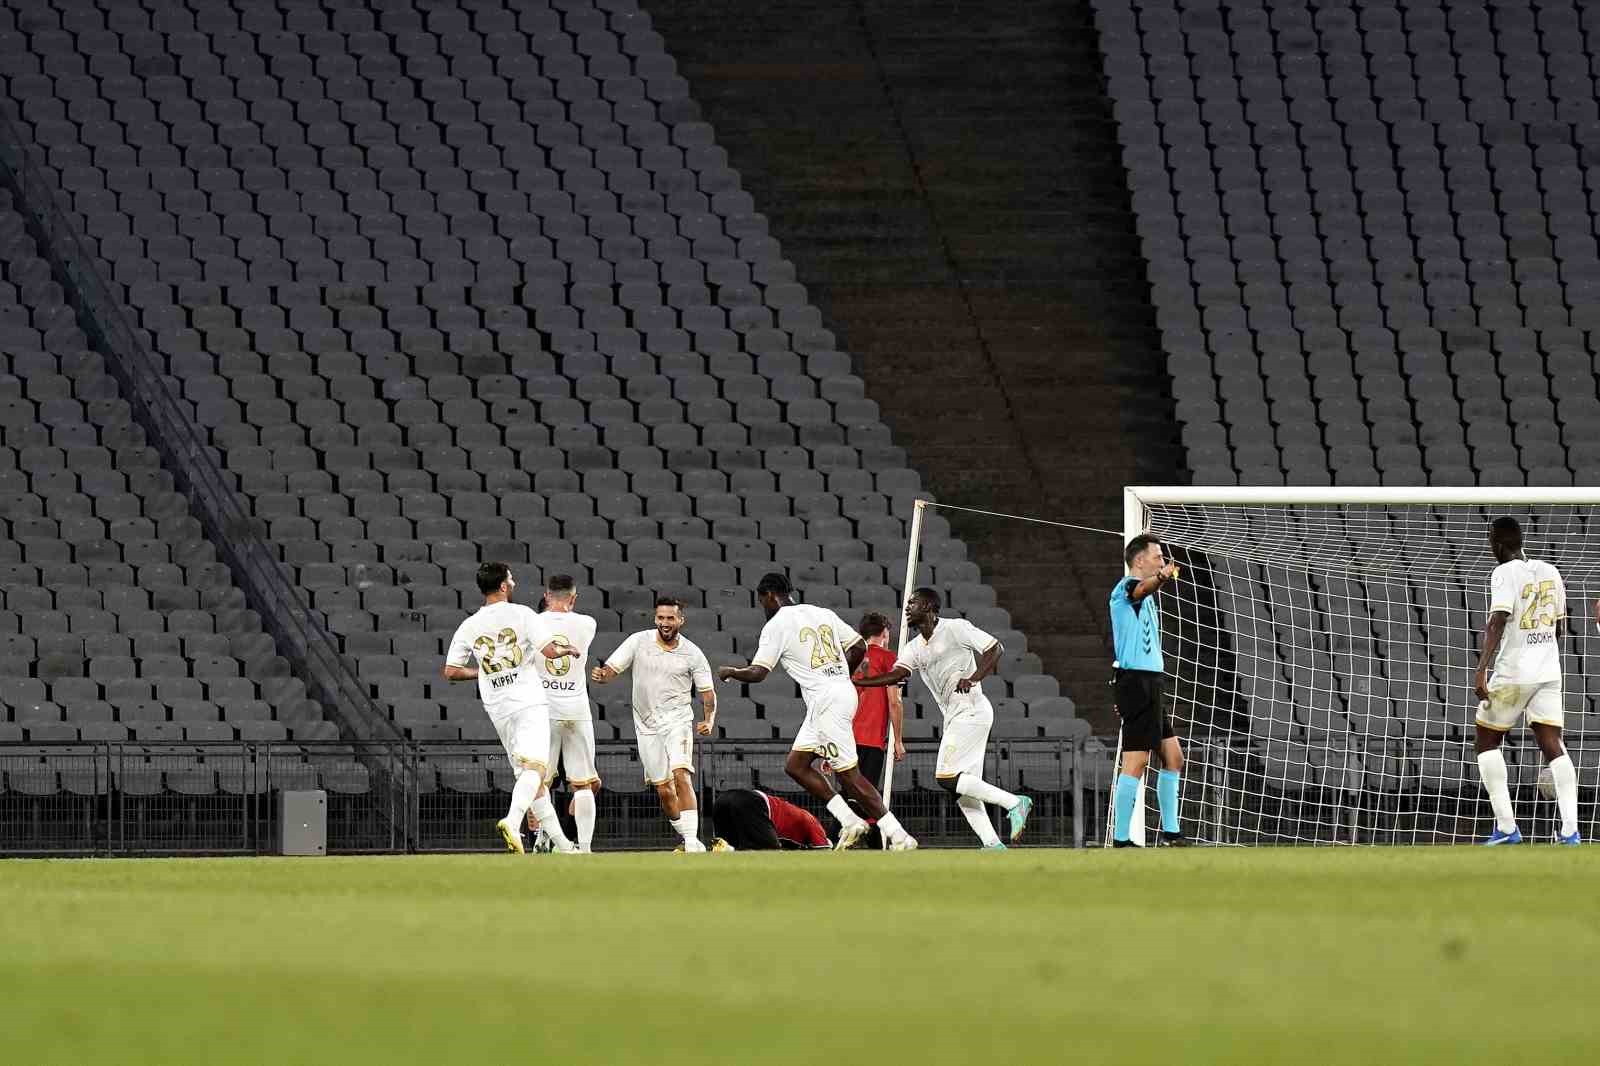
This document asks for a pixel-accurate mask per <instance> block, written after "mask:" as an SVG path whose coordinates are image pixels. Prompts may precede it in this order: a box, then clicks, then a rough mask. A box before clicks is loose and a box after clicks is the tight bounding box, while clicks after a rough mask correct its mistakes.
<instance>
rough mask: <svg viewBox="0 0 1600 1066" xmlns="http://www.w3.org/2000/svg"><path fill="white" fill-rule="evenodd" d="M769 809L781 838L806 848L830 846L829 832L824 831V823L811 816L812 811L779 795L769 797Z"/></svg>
mask: <svg viewBox="0 0 1600 1066" xmlns="http://www.w3.org/2000/svg"><path fill="white" fill-rule="evenodd" d="M767 810H768V811H769V812H770V813H771V815H772V827H773V828H774V829H776V830H777V831H778V837H779V839H781V840H787V841H790V842H791V843H794V844H799V845H800V846H801V847H806V848H825V847H827V846H828V834H827V833H826V832H824V831H823V828H822V823H821V822H819V821H817V820H816V819H815V818H813V817H812V816H811V812H810V811H805V810H801V809H800V808H799V807H796V806H795V805H794V804H792V803H790V802H788V801H787V800H781V799H779V798H778V797H777V796H768V797H767Z"/></svg>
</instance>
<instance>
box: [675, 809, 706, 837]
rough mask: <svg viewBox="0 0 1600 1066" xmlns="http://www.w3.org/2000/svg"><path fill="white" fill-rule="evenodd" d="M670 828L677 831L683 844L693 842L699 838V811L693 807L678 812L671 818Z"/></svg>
mask: <svg viewBox="0 0 1600 1066" xmlns="http://www.w3.org/2000/svg"><path fill="white" fill-rule="evenodd" d="M672 828H674V829H676V830H677V831H678V835H679V836H681V837H682V838H683V842H684V844H686V845H688V844H693V843H694V842H695V841H697V840H699V839H700V812H699V811H698V810H693V809H691V810H687V811H681V812H679V814H678V816H677V817H676V818H674V819H673V820H672Z"/></svg>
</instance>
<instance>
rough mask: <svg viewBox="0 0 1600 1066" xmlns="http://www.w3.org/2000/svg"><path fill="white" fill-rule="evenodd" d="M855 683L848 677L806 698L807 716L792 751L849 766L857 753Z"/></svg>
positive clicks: (840, 766)
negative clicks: (851, 682) (846, 679)
mask: <svg viewBox="0 0 1600 1066" xmlns="http://www.w3.org/2000/svg"><path fill="white" fill-rule="evenodd" d="M859 702H860V701H859V700H858V699H857V697H856V687H855V686H854V685H852V684H850V683H849V681H846V682H845V683H844V684H843V685H838V686H831V687H830V688H828V689H826V690H824V691H823V692H821V693H819V694H817V695H815V696H811V697H808V698H807V699H806V720H805V721H804V722H803V723H801V725H800V731H799V732H798V733H796V734H795V735H794V743H793V744H792V745H790V747H791V750H793V751H809V752H813V753H814V754H815V755H816V756H817V758H819V759H826V760H828V765H829V766H831V767H833V768H834V769H835V770H849V769H850V768H852V767H854V766H855V765H856V763H857V762H859V761H860V760H859V759H858V758H857V756H856V730H855V722H856V706H857V705H858V703H859Z"/></svg>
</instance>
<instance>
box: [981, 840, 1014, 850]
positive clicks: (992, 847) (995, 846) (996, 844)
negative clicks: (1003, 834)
mask: <svg viewBox="0 0 1600 1066" xmlns="http://www.w3.org/2000/svg"><path fill="white" fill-rule="evenodd" d="M979 850H981V851H1010V850H1011V849H1010V848H1008V847H1006V846H1005V845H1004V844H1002V843H1000V841H998V840H996V841H995V842H994V843H993V844H985V845H983V847H982V848H981V849H979Z"/></svg>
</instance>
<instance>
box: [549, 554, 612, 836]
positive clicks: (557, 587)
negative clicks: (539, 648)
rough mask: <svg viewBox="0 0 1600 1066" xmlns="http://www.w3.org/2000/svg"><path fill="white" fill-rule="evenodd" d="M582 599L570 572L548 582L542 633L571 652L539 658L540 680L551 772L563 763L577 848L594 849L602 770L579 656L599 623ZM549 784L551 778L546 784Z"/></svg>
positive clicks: (585, 652)
mask: <svg viewBox="0 0 1600 1066" xmlns="http://www.w3.org/2000/svg"><path fill="white" fill-rule="evenodd" d="M577 603H578V583H577V581H575V580H574V579H573V578H572V576H571V575H570V574H554V575H551V577H550V579H549V580H548V581H546V582H545V586H544V607H545V609H544V611H543V612H542V613H541V615H540V621H541V622H543V623H544V629H543V632H544V633H546V634H547V635H548V636H549V639H550V640H551V641H553V642H554V643H555V644H556V646H557V647H558V648H563V647H565V648H570V649H572V654H570V655H562V656H560V657H559V658H555V659H546V658H544V657H543V656H541V657H540V658H539V680H540V683H541V684H542V685H543V686H544V693H545V697H546V699H547V700H548V701H549V703H550V768H551V772H552V776H554V770H555V766H556V764H557V763H558V762H559V763H560V764H561V766H562V767H563V768H564V770H565V771H566V775H567V784H568V785H569V786H570V787H571V789H572V816H573V819H574V821H575V822H576V823H577V828H578V850H579V851H584V852H587V851H592V850H593V844H594V820H595V793H596V792H598V791H599V789H600V774H599V772H598V771H597V769H596V766H595V752H594V711H593V709H592V708H591V707H590V706H589V679H588V676H587V675H586V674H585V673H584V672H583V670H582V669H581V668H577V667H576V664H577V662H578V660H580V659H583V658H585V657H587V656H588V654H589V645H590V643H591V642H592V641H593V640H594V634H595V628H596V623H595V620H594V619H593V618H590V617H589V616H588V615H586V614H579V613H578V612H577V611H576V610H574V608H575V607H576V606H577ZM546 784H547V785H548V782H546Z"/></svg>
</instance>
